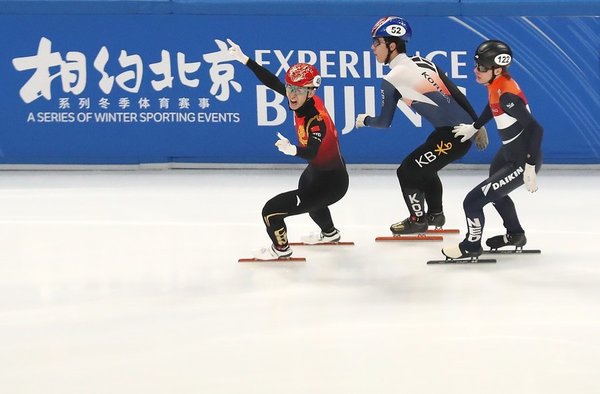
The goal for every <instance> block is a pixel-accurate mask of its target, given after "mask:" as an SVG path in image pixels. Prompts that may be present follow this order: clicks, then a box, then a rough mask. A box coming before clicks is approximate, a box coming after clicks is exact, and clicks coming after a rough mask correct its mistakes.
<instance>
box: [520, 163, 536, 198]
mask: <svg viewBox="0 0 600 394" xmlns="http://www.w3.org/2000/svg"><path fill="white" fill-rule="evenodd" d="M523 181H524V182H525V187H526V188H527V190H528V191H530V192H532V193H533V192H535V191H537V189H538V185H537V179H536V175H535V166H532V165H531V164H527V163H525V171H523Z"/></svg>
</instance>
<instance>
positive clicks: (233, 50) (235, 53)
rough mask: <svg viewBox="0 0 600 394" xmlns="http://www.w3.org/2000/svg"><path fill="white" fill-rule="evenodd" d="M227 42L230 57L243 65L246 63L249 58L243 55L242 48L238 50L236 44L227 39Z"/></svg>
mask: <svg viewBox="0 0 600 394" xmlns="http://www.w3.org/2000/svg"><path fill="white" fill-rule="evenodd" d="M227 42H228V43H229V45H231V46H230V47H229V54H230V55H231V57H232V58H234V59H235V60H237V61H238V62H241V63H243V64H246V63H248V59H249V58H248V56H246V55H245V54H244V52H242V48H240V46H239V45H238V44H236V43H235V42H233V41H231V40H230V39H229V38H228V39H227Z"/></svg>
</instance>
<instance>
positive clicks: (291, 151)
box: [275, 133, 298, 156]
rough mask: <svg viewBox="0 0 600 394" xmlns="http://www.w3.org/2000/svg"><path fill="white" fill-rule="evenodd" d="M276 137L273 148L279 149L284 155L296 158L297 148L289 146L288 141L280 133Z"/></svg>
mask: <svg viewBox="0 0 600 394" xmlns="http://www.w3.org/2000/svg"><path fill="white" fill-rule="evenodd" d="M277 137H279V139H278V140H277V142H275V146H276V147H277V149H279V151H280V152H283V153H285V154H286V155H289V156H296V153H297V152H298V148H296V145H292V144H290V140H288V139H287V138H285V137H284V136H282V135H281V133H277Z"/></svg>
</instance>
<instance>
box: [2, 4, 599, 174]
mask: <svg viewBox="0 0 600 394" xmlns="http://www.w3.org/2000/svg"><path fill="white" fill-rule="evenodd" d="M599 5H600V2H598V1H594V2H576V1H571V2H568V1H557V2H541V1H525V2H508V1H485V2H483V1H469V0H463V1H460V2H459V1H439V0H436V1H433V0H432V1H424V0H421V1H414V2H403V3H402V7H399V6H398V3H397V2H390V1H369V0H363V1H360V2H359V1H325V2H312V0H307V1H302V2H300V1H291V0H282V1H249V0H238V1H216V0H215V1H190V0H177V1H139V2H127V1H73V2H67V1H19V2H16V1H2V0H0V34H1V35H2V37H8V38H9V39H7V40H4V41H5V43H6V45H5V46H6V47H5V48H3V50H2V51H0V78H1V79H2V85H1V86H2V89H3V91H2V95H1V96H0V97H1V98H0V165H3V164H4V165H14V164H73V165H76V164H139V163H167V162H173V163H301V161H300V160H298V159H295V158H290V157H287V156H284V155H281V154H280V153H279V152H278V151H277V150H276V149H275V148H274V146H273V143H274V142H275V140H276V133H277V132H281V133H283V134H285V135H286V136H288V137H290V138H291V139H293V138H295V136H294V127H293V117H292V116H291V113H290V112H289V110H287V108H286V105H285V100H284V99H283V98H282V97H281V96H277V95H276V94H274V93H273V92H272V91H269V90H268V89H265V88H264V87H263V86H262V85H261V84H260V83H259V82H258V80H257V79H256V78H255V77H254V75H253V74H252V73H251V72H250V71H249V70H248V69H246V67H245V66H243V65H241V64H240V63H237V62H235V61H232V59H231V58H229V57H228V55H227V50H226V45H225V39H226V38H231V39H233V40H234V41H236V42H237V43H238V44H240V46H241V47H242V48H243V50H244V51H245V52H246V53H247V54H248V55H250V56H252V57H254V58H255V59H257V60H259V61H260V62H261V63H262V64H264V65H265V66H266V67H267V68H269V69H271V70H272V71H273V72H275V73H276V74H277V75H278V76H279V77H280V78H283V75H284V73H285V70H286V69H287V67H289V65H290V64H293V63H295V62H299V61H302V62H309V63H313V64H315V65H316V66H317V67H318V68H319V70H320V71H321V74H322V76H323V87H322V88H320V89H319V92H318V94H319V95H320V96H321V97H323V98H324V100H325V102H326V105H327V107H328V109H329V110H330V112H331V114H332V116H333V117H334V119H335V122H336V125H337V127H338V132H339V133H340V139H341V144H342V149H343V153H344V156H345V158H346V160H347V161H348V163H351V164H397V163H399V162H400V161H401V159H402V158H403V157H404V156H406V154H407V153H408V152H410V151H411V150H412V149H414V148H415V147H416V146H417V145H419V144H420V143H421V142H422V141H423V140H424V139H425V138H426V136H427V135H428V134H429V133H430V132H431V126H430V125H429V124H428V123H427V122H426V121H424V120H422V119H420V118H419V117H418V116H416V115H415V114H414V113H412V111H411V110H410V109H408V108H405V107H402V106H400V108H399V109H398V111H397V114H396V116H395V119H394V122H393V125H392V127H391V128H390V129H387V130H380V129H370V128H365V129H360V130H356V129H354V127H353V121H354V118H355V116H356V114H358V113H363V112H374V111H375V110H376V107H377V106H378V105H380V101H379V95H378V90H379V84H380V78H381V76H382V75H383V74H384V73H385V72H386V71H385V70H384V69H383V68H382V67H381V66H380V65H378V64H376V62H375V60H374V58H373V55H372V54H371V53H370V42H371V40H370V37H369V34H370V29H371V26H372V25H373V23H374V22H375V21H376V20H377V18H378V17H379V16H381V15H385V14H392V13H394V14H401V15H403V16H405V17H406V18H407V19H408V20H409V22H410V24H411V26H412V28H413V40H412V41H411V42H410V43H409V45H408V53H409V54H420V55H421V56H425V57H428V58H430V59H432V60H433V61H434V62H435V63H437V64H438V65H439V66H441V68H442V69H444V70H445V71H446V72H447V73H448V75H449V76H450V77H451V78H452V79H453V80H454V81H455V82H456V83H457V85H459V86H460V87H461V88H462V89H463V90H464V91H465V92H466V94H467V97H468V98H469V100H470V101H471V103H472V104H473V106H474V108H475V109H476V112H478V113H479V112H481V110H482V109H483V108H484V106H485V104H486V100H487V99H486V90H485V88H484V87H482V86H480V85H477V84H476V83H475V81H474V76H473V70H472V65H473V51H474V49H475V47H476V46H477V45H478V44H479V43H480V42H481V41H482V40H484V39H486V38H498V39H502V40H505V41H507V42H508V43H509V44H510V45H511V47H512V48H513V52H514V59H515V62H514V64H513V65H512V66H511V73H512V74H513V75H514V76H515V78H516V79H517V81H518V82H519V84H520V85H521V87H522V88H523V90H524V91H525V94H526V96H527V97H528V99H529V101H530V106H531V108H532V111H533V113H534V115H535V116H536V118H537V119H538V120H539V121H540V123H541V124H542V125H543V126H544V129H545V134H544V142H543V149H544V156H545V162H546V163H551V164H600V120H599V117H598V113H600V95H599V94H598V92H599V91H600V71H599V70H600V67H599V64H600V60H599V55H598V54H599V53H600V50H599V48H600V17H598V15H600V7H599ZM334 16H335V17H334ZM298 23H302V24H303V25H305V26H307V27H308V28H307V29H305V30H304V31H303V34H301V35H288V34H286V32H287V31H289V29H290V24H292V25H297V24H298ZM273 32H275V33H273ZM13 38H14V39H13ZM488 131H489V134H490V139H491V146H490V147H489V148H488V149H487V150H486V151H484V152H477V151H475V150H474V149H473V150H472V151H471V152H470V153H469V154H468V155H467V156H465V157H464V158H463V159H462V160H461V161H460V163H465V164H478V163H488V162H489V161H490V160H491V158H492V155H493V154H494V153H495V151H496V150H497V148H498V144H499V141H498V138H497V137H495V136H494V132H495V126H494V125H493V122H492V123H489V124H488Z"/></svg>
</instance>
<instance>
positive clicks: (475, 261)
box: [427, 258, 496, 264]
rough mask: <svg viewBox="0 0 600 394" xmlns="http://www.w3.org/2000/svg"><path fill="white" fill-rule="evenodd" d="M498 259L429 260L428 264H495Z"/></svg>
mask: <svg viewBox="0 0 600 394" xmlns="http://www.w3.org/2000/svg"><path fill="white" fill-rule="evenodd" d="M495 262H496V259H473V258H464V259H444V260H429V261H428V262H427V264H479V263H495Z"/></svg>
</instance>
